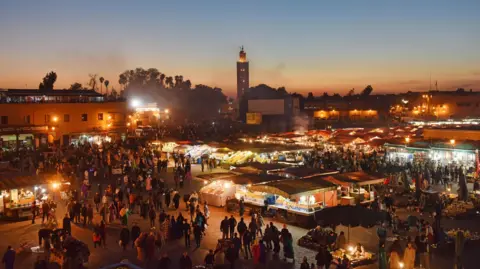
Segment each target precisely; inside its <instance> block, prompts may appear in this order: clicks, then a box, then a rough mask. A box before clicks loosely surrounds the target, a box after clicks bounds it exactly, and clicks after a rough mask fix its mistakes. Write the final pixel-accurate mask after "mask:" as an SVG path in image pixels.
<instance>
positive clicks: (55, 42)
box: [0, 0, 480, 96]
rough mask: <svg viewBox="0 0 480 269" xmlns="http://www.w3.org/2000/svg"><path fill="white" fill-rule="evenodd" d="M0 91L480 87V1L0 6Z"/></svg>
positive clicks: (45, 3) (302, 90)
mask: <svg viewBox="0 0 480 269" xmlns="http://www.w3.org/2000/svg"><path fill="white" fill-rule="evenodd" d="M0 37H1V39H2V41H1V42H0V88H20V89H22V88H37V87H38V84H39V83H40V82H41V80H42V78H43V76H44V75H45V74H46V73H48V72H50V71H52V70H53V71H55V72H56V73H57V74H58V80H57V82H56V84H55V88H56V89H62V88H68V87H69V86H70V84H73V83H74V82H80V83H82V84H84V86H85V85H86V83H87V82H88V80H89V78H88V74H89V73H96V74H98V75H99V76H103V77H104V78H105V79H108V80H109V81H110V85H111V86H113V87H115V88H117V89H119V88H120V87H119V85H118V75H119V74H120V73H122V72H123V71H125V70H127V69H134V68H136V67H143V68H150V67H154V68H157V69H158V70H159V71H160V72H162V73H165V74H166V75H168V76H175V75H182V76H183V77H184V78H185V79H190V80H191V81H192V84H194V85H195V84H206V85H209V86H217V87H220V88H222V89H223V90H224V92H225V94H227V95H229V96H235V95H236V88H237V80H236V74H237V71H236V61H237V58H238V51H239V47H240V46H241V45H244V46H245V50H246V51H247V52H248V60H249V62H250V67H249V68H250V86H255V85H258V84H261V83H264V84H267V85H269V86H272V87H281V86H285V87H286V89H287V90H288V91H289V92H299V93H302V94H307V93H308V92H314V94H315V95H321V94H323V92H325V91H326V92H329V93H330V94H333V93H340V94H345V93H346V92H347V91H348V90H349V89H351V88H355V89H356V92H360V91H361V90H362V89H363V88H364V87H365V86H366V85H368V84H370V85H372V86H373V88H374V92H373V93H385V92H404V91H408V90H412V91H421V90H428V89H429V85H430V78H431V81H432V87H433V88H434V85H435V81H438V88H439V89H440V90H454V89H456V88H465V89H466V90H469V89H474V90H477V91H478V90H480V50H479V48H480V1H476V0H466V1H458V2H457V1H441V0H437V1H435V0H425V1H366V2H365V1H353V0H352V1H347V0H345V1H305V2H302V4H298V3H294V2H290V1H269V0H265V1H253V0H252V1H249V0H244V1H235V2H234V1H179V2H177V1H167V2H163V1H153V0H150V1H138V2H131V1H100V2H99V1H89V0H86V1H40V2H39V1H33V0H32V1H20V2H19V1H2V2H0Z"/></svg>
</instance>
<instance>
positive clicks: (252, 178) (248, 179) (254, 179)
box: [224, 174, 284, 185]
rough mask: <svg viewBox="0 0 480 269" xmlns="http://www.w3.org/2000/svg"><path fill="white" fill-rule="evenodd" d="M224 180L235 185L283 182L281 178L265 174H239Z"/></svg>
mask: <svg viewBox="0 0 480 269" xmlns="http://www.w3.org/2000/svg"><path fill="white" fill-rule="evenodd" d="M224 179H225V180H230V181H232V183H233V184H237V185H249V184H251V185H254V184H262V183H269V182H275V181H279V180H284V178H283V177H280V176H276V175H267V174H240V175H235V176H233V177H228V178H224Z"/></svg>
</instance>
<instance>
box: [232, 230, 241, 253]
mask: <svg viewBox="0 0 480 269" xmlns="http://www.w3.org/2000/svg"><path fill="white" fill-rule="evenodd" d="M232 243H233V246H234V247H235V251H236V252H237V256H238V255H239V252H240V249H242V239H240V238H239V237H238V234H237V233H234V234H233V239H232Z"/></svg>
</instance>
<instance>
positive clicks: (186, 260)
mask: <svg viewBox="0 0 480 269" xmlns="http://www.w3.org/2000/svg"><path fill="white" fill-rule="evenodd" d="M179 265H180V269H192V266H193V264H192V259H190V257H189V256H188V253H187V252H186V251H185V252H183V254H182V257H180V262H179Z"/></svg>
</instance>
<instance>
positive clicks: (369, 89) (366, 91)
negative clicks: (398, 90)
mask: <svg viewBox="0 0 480 269" xmlns="http://www.w3.org/2000/svg"><path fill="white" fill-rule="evenodd" d="M372 92H373V87H372V85H368V86H367V87H365V89H363V91H362V93H361V94H360V95H361V96H369V95H370V94H371V93H372Z"/></svg>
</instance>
